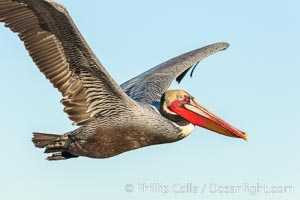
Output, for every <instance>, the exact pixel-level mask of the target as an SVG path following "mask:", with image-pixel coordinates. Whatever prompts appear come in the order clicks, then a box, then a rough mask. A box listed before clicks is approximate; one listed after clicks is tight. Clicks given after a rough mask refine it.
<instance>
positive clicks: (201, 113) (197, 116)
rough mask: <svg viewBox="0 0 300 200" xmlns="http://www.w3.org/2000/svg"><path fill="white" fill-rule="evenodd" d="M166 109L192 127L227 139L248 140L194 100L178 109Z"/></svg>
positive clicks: (245, 135)
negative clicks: (227, 137) (224, 136)
mask: <svg viewBox="0 0 300 200" xmlns="http://www.w3.org/2000/svg"><path fill="white" fill-rule="evenodd" d="M177 105H178V104H177ZM168 108H169V109H170V110H172V111H173V112H175V113H176V114H178V115H180V116H181V117H183V118H184V119H186V120H187V121H189V122H190V123H192V124H194V125H197V126H200V127H203V128H206V129H208V130H211V131H214V132H216V133H220V134H222V135H226V136H229V137H237V138H243V139H244V140H246V141H247V140H248V135H247V134H246V133H244V132H242V131H240V130H238V129H237V128H235V127H233V126H231V125H230V124H228V123H227V122H225V121H224V120H222V119H221V118H219V117H217V116H216V115H214V114H212V113H211V112H209V111H208V110H207V109H205V108H204V107H203V106H201V105H200V104H199V103H198V102H197V101H196V100H194V98H190V101H189V103H186V104H182V105H181V106H179V107H178V106H176V105H175V104H174V105H173V104H172V105H171V106H169V107H168Z"/></svg>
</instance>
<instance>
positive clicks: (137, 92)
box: [121, 42, 229, 104]
mask: <svg viewBox="0 0 300 200" xmlns="http://www.w3.org/2000/svg"><path fill="white" fill-rule="evenodd" d="M228 47H229V44H227V43H224V42H221V43H215V44H211V45H208V46H205V47H202V48H199V49H196V50H193V51H190V52H187V53H185V54H182V55H180V56H177V57H175V58H172V59H170V60H168V61H166V62H164V63H162V64H160V65H158V66H156V67H154V68H152V69H150V70H148V71H146V72H144V73H142V74H140V75H139V76H136V77H135V78H133V79H131V80H129V81H127V82H125V83H123V84H122V85H121V87H122V89H123V90H124V91H125V92H126V93H127V94H128V95H129V96H130V97H131V98H133V99H134V100H136V101H139V102H144V103H149V104H152V103H153V102H159V101H160V98H161V96H162V94H163V93H164V92H165V91H166V90H167V89H168V88H169V86H170V85H171V83H172V81H173V80H175V79H176V80H177V81H178V82H179V83H180V81H181V80H182V79H183V78H184V76H185V75H186V74H187V72H188V71H189V70H190V68H193V69H192V72H191V76H192V74H193V71H194V69H195V68H196V66H197V64H198V63H199V62H200V61H201V60H203V59H204V58H206V57H208V56H210V55H212V54H214V53H216V52H218V51H221V50H225V49H227V48H228Z"/></svg>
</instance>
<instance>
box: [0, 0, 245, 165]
mask: <svg viewBox="0 0 300 200" xmlns="http://www.w3.org/2000/svg"><path fill="white" fill-rule="evenodd" d="M0 21H1V22H4V23H5V26H7V27H9V28H10V29H11V30H12V31H13V32H16V33H18V36H19V37H20V39H21V40H22V41H23V42H24V44H25V47H26V49H27V50H28V52H29V54H30V56H31V57H32V59H33V61H34V62H35V63H36V65H37V66H38V68H39V69H40V71H41V72H42V73H43V74H44V75H45V76H46V78H47V79H49V80H50V82H51V83H52V84H53V86H54V87H55V88H57V89H58V90H59V91H60V92H61V94H62V96H63V98H62V100H61V103H62V104H63V105H64V106H65V108H64V111H65V112H66V113H67V114H68V116H69V118H70V119H71V120H72V121H73V122H74V124H75V125H78V126H80V127H79V128H77V129H76V130H74V131H70V132H67V133H65V134H62V135H56V134H42V133H34V134H33V139H32V141H33V143H34V144H35V146H36V147H39V148H46V150H45V153H53V154H52V156H50V157H48V158H47V159H48V160H62V159H68V158H73V157H78V156H86V157H91V158H107V157H112V156H115V155H118V154H120V153H123V152H126V151H129V150H133V149H137V148H140V147H145V146H149V145H155V144H162V143H170V142H175V141H178V140H180V139H182V138H184V137H186V136H188V135H189V134H190V133H191V132H192V130H193V129H194V126H195V125H197V126H201V127H203V128H206V129H209V130H212V131H214V132H217V133H220V134H222V135H226V136H230V137H237V138H243V139H245V140H247V137H248V136H247V135H246V134H245V133H243V132H242V131H240V130H238V129H236V128H234V127H233V126H231V125H229V124H228V123H226V122H225V121H223V120H222V119H220V118H218V117H217V116H216V115H214V114H212V113H211V112H209V111H208V110H207V109H205V108H204V107H203V106H201V105H200V104H199V103H198V102H197V101H196V100H195V98H194V97H193V96H191V95H190V94H189V93H187V92H185V91H183V90H169V91H167V89H168V87H169V86H170V84H171V82H172V81H173V80H174V79H176V80H177V81H178V82H180V81H181V80H182V79H183V78H184V76H185V75H186V74H187V72H188V71H189V70H190V69H191V68H192V72H191V74H192V73H193V70H194V69H195V67H196V65H197V64H198V63H199V62H200V61H201V60H202V59H204V58H206V57H207V56H209V55H211V54H214V53H216V52H218V51H220V50H224V49H226V48H227V47H228V44H227V43H216V44H212V45H209V46H206V47H203V48H200V49H196V50H193V51H191V52H188V53H185V54H182V55H180V56H178V57H175V58H173V59H170V60H168V61H166V62H164V63H162V64H160V65H158V66H156V67H154V68H152V69H150V70H149V71H146V72H144V73H143V74H141V75H139V76H137V77H135V78H133V79H131V80H129V81H127V82H125V83H123V84H122V85H121V86H119V85H117V84H116V82H115V81H114V80H113V79H112V78H111V77H110V75H109V74H108V73H107V71H106V70H105V68H104V67H103V65H102V64H101V62H100V61H99V60H98V59H97V57H96V56H95V55H94V53H93V52H92V50H91V49H90V47H89V46H88V44H87V43H86V41H85V40H84V38H83V37H82V36H81V34H80V32H79V30H78V29H77V27H76V26H75V24H74V23H73V21H72V19H71V17H70V15H69V14H68V12H67V10H66V9H65V8H64V7H63V6H62V5H60V4H58V3H56V2H54V1H52V0H39V1H37V0H0Z"/></svg>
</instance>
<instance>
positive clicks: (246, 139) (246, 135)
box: [243, 133, 249, 141]
mask: <svg viewBox="0 0 300 200" xmlns="http://www.w3.org/2000/svg"><path fill="white" fill-rule="evenodd" d="M243 139H244V140H245V141H248V139H249V136H248V134H246V133H244V135H243Z"/></svg>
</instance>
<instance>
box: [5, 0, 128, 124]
mask: <svg viewBox="0 0 300 200" xmlns="http://www.w3.org/2000/svg"><path fill="white" fill-rule="evenodd" d="M0 22H4V23H5V26H6V27H8V28H10V29H11V30H12V31H13V32H16V33H18V36H19V38H20V39H21V40H22V41H23V42H24V45H25V47H26V49H27V50H28V52H29V55H30V56H31V57H32V59H33V61H34V62H35V63H36V65H37V66H38V68H39V70H40V71H41V72H42V73H43V74H44V75H45V76H46V78H47V79H49V80H50V82H51V83H52V84H53V86H54V87H56V88H57V89H58V90H59V91H60V92H61V93H62V96H63V99H62V100H61V103H62V104H63V105H64V106H65V108H64V111H65V112H66V113H67V114H68V117H69V118H70V119H71V120H73V122H74V124H77V125H82V124H85V123H87V122H88V121H90V120H91V119H92V118H94V117H97V116H111V115H114V114H116V113H115V112H109V110H110V108H111V107H116V108H118V109H122V108H124V107H129V106H128V105H129V104H130V103H134V102H133V101H132V100H131V99H130V98H129V97H128V96H127V95H126V94H125V93H124V92H123V91H122V89H121V88H120V87H119V86H118V85H117V84H116V83H115V82H114V80H113V79H112V78H111V77H110V76H109V74H108V73H107V71H106V70H105V69H104V67H103V66H102V64H101V63H100V61H99V60H98V59H97V58H96V56H95V55H94V53H93V52H92V50H91V49H90V48H89V46H88V45H87V43H86V41H85V40H84V38H83V37H82V36H81V34H80V32H79V30H78V29H77V27H76V26H75V24H74V23H73V21H72V19H71V17H70V16H69V14H68V12H67V11H66V9H65V8H64V7H63V6H62V5H60V4H58V3H55V2H54V1H52V0H38V1H37V0H0ZM107 99H109V100H107ZM123 104H128V105H125V106H124V105H123ZM114 110H115V109H114Z"/></svg>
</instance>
